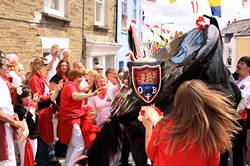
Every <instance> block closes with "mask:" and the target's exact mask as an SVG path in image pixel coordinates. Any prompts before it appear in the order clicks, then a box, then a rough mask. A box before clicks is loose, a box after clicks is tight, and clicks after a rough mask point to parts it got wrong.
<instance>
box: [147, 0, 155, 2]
mask: <svg viewBox="0 0 250 166" xmlns="http://www.w3.org/2000/svg"><path fill="white" fill-rule="evenodd" d="M148 2H156V0H148Z"/></svg>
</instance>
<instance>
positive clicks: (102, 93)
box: [98, 88, 108, 99]
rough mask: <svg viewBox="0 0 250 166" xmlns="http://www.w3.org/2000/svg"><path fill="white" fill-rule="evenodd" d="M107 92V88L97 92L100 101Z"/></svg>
mask: <svg viewBox="0 0 250 166" xmlns="http://www.w3.org/2000/svg"><path fill="white" fill-rule="evenodd" d="M107 90H108V88H102V90H101V91H100V92H99V94H98V97H99V98H100V99H104V98H105V96H106V94H107Z"/></svg>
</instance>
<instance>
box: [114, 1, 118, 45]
mask: <svg viewBox="0 0 250 166" xmlns="http://www.w3.org/2000/svg"><path fill="white" fill-rule="evenodd" d="M114 17H115V19H114V22H115V24H114V25H116V27H115V42H116V43H118V42H117V41H118V39H117V37H118V35H117V30H118V24H117V23H118V0H116V1H115V14H114Z"/></svg>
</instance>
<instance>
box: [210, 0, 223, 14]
mask: <svg viewBox="0 0 250 166" xmlns="http://www.w3.org/2000/svg"><path fill="white" fill-rule="evenodd" d="M208 2H209V4H210V7H211V12H212V15H213V16H218V17H221V0H208Z"/></svg>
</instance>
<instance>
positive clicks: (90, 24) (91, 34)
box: [0, 0, 117, 68]
mask: <svg viewBox="0 0 250 166" xmlns="http://www.w3.org/2000/svg"><path fill="white" fill-rule="evenodd" d="M100 3H101V5H100ZM100 6H101V7H100ZM115 10H116V9H115V0H77V1H69V0H53V1H52V0H34V1H30V0H2V1H1V4H0V29H1V30H0V50H2V51H4V52H5V53H16V54H17V55H18V56H19V57H20V61H21V63H23V64H24V65H25V66H26V67H27V66H28V65H29V63H30V62H31V61H32V60H33V59H34V57H38V56H42V55H45V54H48V53H49V50H50V47H51V45H52V44H58V45H59V46H60V48H61V49H63V48H70V49H71V61H72V62H73V61H76V60H77V61H82V62H83V63H84V64H85V63H86V61H85V60H86V56H87V63H86V64H87V67H88V68H93V59H94V58H97V60H99V63H100V65H103V66H104V67H105V66H108V67H109V66H112V63H115V61H114V58H115V54H116V52H115V50H117V49H116V48H117V44H116V43H115V24H116V20H115ZM96 13H97V14H99V18H98V19H100V18H101V19H102V20H101V21H99V22H98V20H97V21H96ZM106 55H108V58H106V61H107V62H110V63H105V56H106ZM110 57H111V58H110ZM88 64H89V65H88ZM105 64H106V65H105Z"/></svg>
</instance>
